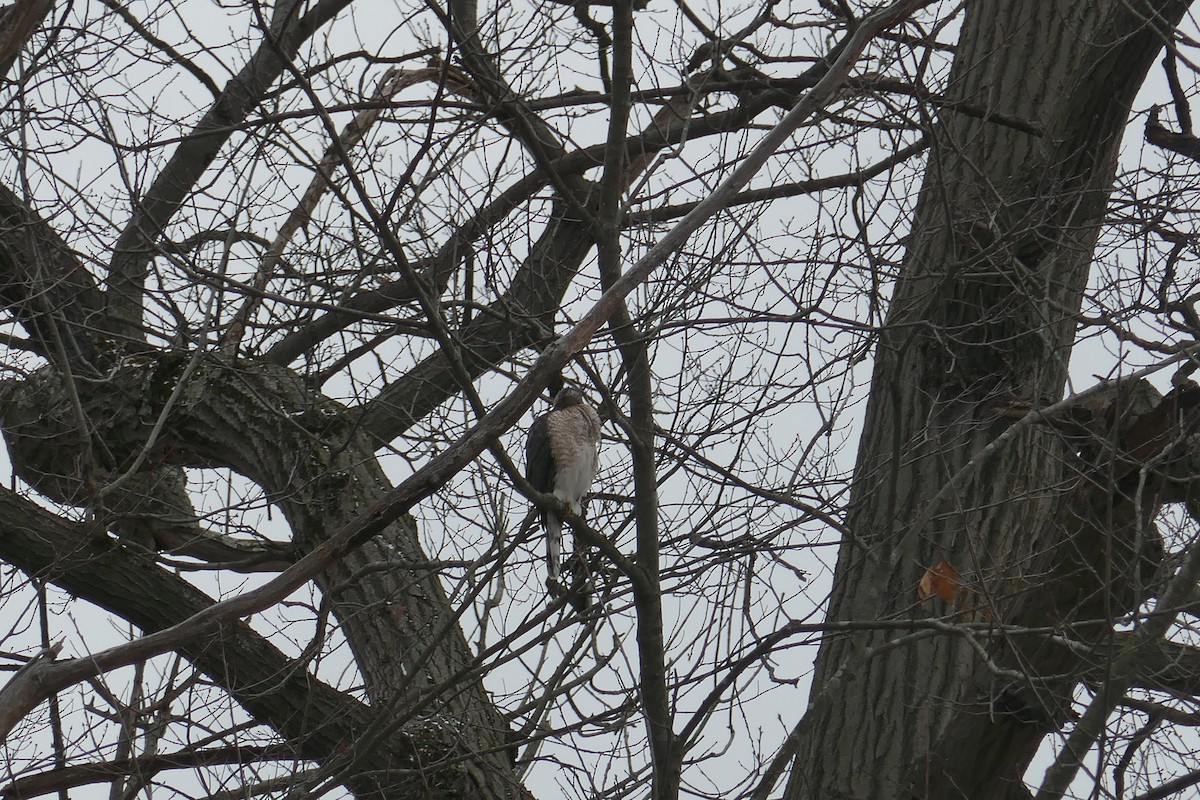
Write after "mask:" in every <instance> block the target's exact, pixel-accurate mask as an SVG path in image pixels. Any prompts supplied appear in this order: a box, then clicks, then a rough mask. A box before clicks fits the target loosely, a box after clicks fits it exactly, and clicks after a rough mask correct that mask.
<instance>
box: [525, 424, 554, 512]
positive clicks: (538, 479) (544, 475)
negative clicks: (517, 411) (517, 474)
mask: <svg viewBox="0 0 1200 800" xmlns="http://www.w3.org/2000/svg"><path fill="white" fill-rule="evenodd" d="M549 416H550V415H549V414H543V415H542V416H540V417H538V418H537V419H535V420H534V421H533V424H532V425H531V426H529V436H528V438H526V440H525V478H526V480H528V481H529V482H530V483H532V484H533V488H535V489H537V490H538V491H539V492H545V493H546V494H549V493H550V492H553V491H554V457H553V456H552V455H550V424H549V419H548V418H549Z"/></svg>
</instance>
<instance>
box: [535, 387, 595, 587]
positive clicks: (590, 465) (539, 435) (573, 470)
mask: <svg viewBox="0 0 1200 800" xmlns="http://www.w3.org/2000/svg"><path fill="white" fill-rule="evenodd" d="M599 443H600V417H598V416H597V415H596V411H595V410H594V409H593V408H592V407H591V406H589V405H588V404H587V403H585V402H584V400H583V395H582V394H580V392H579V390H577V389H570V388H568V389H563V390H562V391H560V392H559V393H558V395H557V396H556V397H555V398H554V408H552V409H551V410H550V411H548V412H546V413H545V414H543V415H542V416H540V417H538V418H537V419H536V420H534V421H533V425H532V426H531V427H530V428H529V438H528V440H527V441H526V442H525V477H526V478H528V479H529V482H530V483H531V484H533V488H535V489H537V490H538V491H539V492H545V493H546V494H553V495H554V496H555V497H557V498H558V499H559V500H562V501H563V502H564V503H565V504H566V505H567V507H568V508H570V509H571V511H572V513H575V514H582V513H583V498H584V495H586V494H587V493H588V490H589V489H590V488H591V486H592V479H593V478H595V477H596V463H597V460H598V455H599V453H598V451H597V447H598V446H599ZM542 527H543V528H545V530H546V571H547V572H546V588H548V589H549V590H550V591H551V592H552V593H554V594H559V593H561V592H562V591H563V586H562V584H561V582H560V580H559V566H560V564H559V561H560V559H561V556H562V520H561V519H559V518H558V515H556V514H555V513H554V512H552V511H543V512H542Z"/></svg>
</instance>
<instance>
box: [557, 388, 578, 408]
mask: <svg viewBox="0 0 1200 800" xmlns="http://www.w3.org/2000/svg"><path fill="white" fill-rule="evenodd" d="M578 405H583V393H582V392H580V391H579V390H578V389H573V388H571V387H569V386H568V387H567V388H566V389H563V390H562V391H560V392H559V393H558V394H556V395H555V396H554V410H555V411H558V410H559V409H563V408H568V407H570V406H578Z"/></svg>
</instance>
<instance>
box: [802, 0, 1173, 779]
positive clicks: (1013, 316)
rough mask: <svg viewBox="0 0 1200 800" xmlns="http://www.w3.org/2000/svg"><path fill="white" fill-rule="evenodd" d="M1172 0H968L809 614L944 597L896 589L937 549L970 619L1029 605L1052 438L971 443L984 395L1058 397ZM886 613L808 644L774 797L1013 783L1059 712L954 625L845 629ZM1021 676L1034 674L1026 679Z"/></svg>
mask: <svg viewBox="0 0 1200 800" xmlns="http://www.w3.org/2000/svg"><path fill="white" fill-rule="evenodd" d="M1186 5H1187V4H1186V3H1184V2H1169V3H1168V2H1159V3H1154V4H1153V6H1151V5H1150V4H1147V3H1142V2H1132V3H1130V2H1124V1H1123V0H1104V1H1103V2H1091V3H1079V2H1075V0H1055V1H1053V2H1052V1H1051V0H1021V1H1020V2H1014V1H1013V0H1005V2H999V0H981V1H980V2H975V3H969V4H967V12H966V19H965V23H964V29H963V33H962V37H961V41H960V44H959V48H958V51H957V55H956V58H955V62H954V66H953V70H952V73H951V78H950V83H949V87H948V91H947V94H948V97H949V98H950V100H951V102H950V103H949V104H948V105H947V106H946V108H947V110H946V111H944V112H943V114H942V115H941V118H940V120H939V121H938V123H937V126H936V130H935V136H936V139H935V141H936V146H935V148H934V149H933V151H932V152H931V155H930V162H929V166H928V169H927V171H926V178H925V183H924V186H923V188H922V191H921V196H920V199H919V203H918V208H917V211H916V216H915V220H914V223H913V231H912V238H911V244H910V249H909V253H908V256H907V260H906V263H905V265H904V270H903V273H902V276H901V278H900V281H899V283H898V285H897V288H896V293H895V296H894V300H893V304H892V308H891V311H890V314H889V318H888V325H887V328H886V330H885V331H884V333H883V335H882V337H881V340H880V344H879V348H878V352H877V361H876V367H875V374H874V378H873V383H872V393H871V401H870V404H869V406H868V411H867V419H866V427H865V431H864V435H863V439H862V444H861V449H860V451H859V461H858V466H857V468H856V472H855V476H854V487H853V495H852V500H851V507H850V515H849V524H850V528H851V529H852V530H853V531H854V532H855V534H856V535H857V537H858V538H859V541H860V542H863V543H865V544H866V546H867V547H866V549H865V550H864V549H863V548H861V547H859V546H858V545H856V544H854V543H851V542H845V543H843V545H842V549H841V552H840V555H839V559H838V565H837V571H836V574H835V577H834V588H833V595H832V601H831V608H830V619H834V620H860V621H862V620H867V621H870V620H880V621H886V622H889V623H895V622H901V621H903V620H919V619H922V618H927V617H930V616H940V615H941V614H943V613H945V611H946V609H945V607H944V606H943V607H941V608H936V609H935V608H930V607H928V606H927V605H922V604H920V603H919V601H918V595H917V587H918V583H919V582H920V580H921V577H922V575H923V574H924V573H925V571H926V570H927V569H928V568H929V567H932V566H933V565H935V564H936V563H937V562H939V561H940V560H942V559H945V560H947V561H948V562H950V563H951V564H952V565H954V566H955V567H956V568H957V569H958V571H959V572H961V573H962V574H963V576H964V578H965V579H966V580H967V581H968V582H970V583H971V585H972V586H973V587H974V590H975V592H976V596H977V598H978V599H977V602H978V603H980V604H985V605H986V607H987V609H988V610H987V612H986V617H987V618H991V619H994V620H996V621H999V622H1006V623H1009V622H1023V621H1030V620H1032V619H1035V618H1038V617H1039V615H1040V616H1041V617H1042V618H1044V617H1045V615H1046V614H1047V613H1050V612H1048V611H1047V608H1046V606H1045V604H1040V605H1039V603H1037V602H1033V603H1031V602H1029V600H1028V596H1029V594H1030V593H1029V592H1028V591H1027V590H1029V589H1030V588H1034V589H1036V588H1037V587H1039V586H1040V585H1042V584H1044V583H1046V582H1047V581H1048V580H1050V576H1049V575H1048V574H1047V570H1048V569H1050V567H1051V564H1050V561H1049V559H1048V558H1047V557H1046V554H1047V553H1049V552H1051V550H1052V548H1053V547H1054V545H1056V544H1058V543H1060V542H1062V540H1063V538H1064V536H1065V535H1066V529H1065V526H1064V525H1062V524H1059V523H1060V522H1061V521H1062V520H1063V519H1064V518H1069V515H1067V517H1064V516H1060V515H1061V514H1062V509H1063V506H1064V504H1066V503H1068V502H1069V501H1071V500H1072V499H1073V498H1074V499H1075V501H1076V502H1079V494H1078V493H1076V494H1074V495H1073V494H1072V493H1071V491H1070V488H1071V486H1072V485H1073V483H1072V481H1073V471H1072V465H1073V464H1074V463H1075V460H1076V456H1075V454H1074V453H1073V452H1071V450H1070V449H1069V447H1068V446H1067V445H1066V444H1065V443H1064V440H1063V437H1062V436H1061V435H1060V434H1059V433H1058V432H1056V431H1054V430H1052V429H1050V428H1047V427H1045V426H1030V427H1028V428H1026V429H1024V430H1023V431H1022V432H1020V433H1019V434H1018V435H1017V436H1016V437H1015V438H1013V439H1012V440H1011V441H1010V442H1008V443H1007V444H1006V445H1005V446H1004V447H1003V448H999V449H998V450H997V451H996V452H995V453H992V454H989V455H988V457H986V458H982V459H980V460H979V461H978V462H975V463H972V459H974V458H976V457H977V456H979V454H980V452H981V450H982V449H983V448H984V447H985V446H987V445H988V444H989V443H990V442H992V441H993V440H995V439H996V437H997V436H999V435H1000V434H1001V433H1002V432H1003V431H1004V429H1005V428H1006V427H1007V426H1008V425H1009V424H1011V418H1012V414H1006V413H1005V409H1010V410H1011V409H1012V408H1013V407H1014V406H1016V407H1029V406H1037V405H1042V404H1045V403H1046V402H1047V401H1051V400H1054V399H1057V398H1059V397H1061V395H1062V391H1063V387H1064V382H1065V377H1066V369H1067V362H1068V359H1069V357H1070V352H1071V346H1072V343H1073V337H1074V331H1075V320H1074V317H1073V313H1074V312H1075V311H1076V310H1077V309H1078V307H1079V304H1080V302H1081V298H1082V293H1083V290H1084V287H1085V284H1086V280H1087V275H1088V268H1089V264H1090V258H1091V253H1092V249H1093V246H1094V243H1095V240H1096V235H1097V231H1098V229H1099V226H1100V223H1101V219H1102V215H1103V212H1104V208H1105V203H1106V200H1107V197H1108V191H1109V187H1110V185H1111V181H1112V178H1113V171H1114V163H1115V154H1116V151H1117V146H1118V144H1119V141H1120V137H1121V133H1122V131H1123V129H1124V125H1125V122H1126V119H1127V115H1128V111H1129V106H1130V104H1131V102H1132V98H1133V96H1134V94H1135V93H1136V91H1137V89H1138V88H1139V86H1140V85H1141V82H1142V80H1143V78H1144V75H1145V73H1146V70H1147V69H1148V68H1149V65H1150V63H1151V62H1152V60H1153V58H1154V56H1155V55H1156V53H1157V52H1158V51H1159V50H1160V49H1161V48H1162V45H1163V43H1164V40H1165V37H1166V35H1167V34H1166V32H1167V31H1169V30H1170V29H1171V27H1172V25H1173V24H1174V23H1175V22H1176V21H1177V20H1178V19H1179V18H1180V17H1181V15H1182V14H1183V12H1184V10H1185V8H1186ZM954 102H962V103H967V104H972V105H974V106H975V107H979V108H984V109H986V110H987V111H988V112H994V113H996V114H998V115H1008V117H1010V118H1017V119H1023V120H1029V121H1030V122H1031V123H1034V124H1036V125H1037V126H1038V127H1039V128H1040V129H1041V131H1042V135H1041V136H1033V135H1030V134H1028V133H1024V132H1021V131H1017V130H1013V129H1011V128H1007V127H1004V126H1001V125H999V124H996V123H994V122H983V121H980V120H979V119H977V118H973V117H968V116H966V115H960V114H955V113H954V111H953V110H952V109H953V104H954ZM969 465H970V466H969ZM960 474H961V476H962V478H963V479H962V480H960V481H959V482H956V483H955V484H954V485H953V490H952V491H949V492H943V491H942V490H943V487H946V486H947V485H948V484H949V483H950V481H951V480H952V478H954V477H955V476H956V475H960ZM939 492H941V494H939ZM935 498H936V499H937V505H936V506H931V505H930V503H931V502H932V501H933V500H934V499H935ZM1082 527H1087V526H1082ZM1102 606H1103V607H1106V608H1109V609H1111V603H1110V602H1108V601H1107V600H1106V601H1105V603H1103V604H1102ZM1094 608H1095V605H1094V604H1089V606H1088V609H1089V611H1090V610H1094ZM1060 611H1061V609H1060ZM1078 612H1079V609H1076V610H1075V612H1074V613H1078ZM981 618H982V617H981ZM903 633H904V632H901V633H897V632H896V631H895V630H894V629H893V630H879V631H876V632H869V633H862V634H856V635H853V636H846V637H837V638H829V639H827V640H826V642H825V643H824V644H823V646H822V648H821V651H820V654H819V657H818V662H817V669H816V674H815V678H814V686H813V697H814V698H816V700H815V702H814V705H813V706H812V707H811V708H810V709H809V712H808V713H809V714H811V715H815V716H814V717H813V718H812V719H810V720H809V721H808V722H809V723H811V724H806V726H805V729H806V730H807V731H810V732H811V733H810V734H809V736H808V738H807V739H805V740H804V741H803V742H802V744H801V748H800V749H799V751H798V753H797V756H796V759H795V763H794V766H793V770H792V773H791V776H790V780H789V783H788V787H787V791H786V795H785V796H786V797H788V798H822V800H828V799H829V798H863V800H866V799H867V798H870V799H871V800H882V799H883V798H907V797H931V798H935V797H936V798H954V797H963V798H970V800H987V799H988V798H1007V797H1010V796H1021V795H1022V794H1023V793H1025V789H1024V788H1023V786H1021V784H1020V781H1021V778H1022V775H1023V773H1024V771H1025V768H1026V767H1027V765H1028V763H1029V760H1030V759H1031V758H1032V755H1033V753H1034V752H1035V750H1036V748H1037V746H1038V743H1039V742H1040V740H1041V738H1042V737H1043V736H1044V734H1045V733H1046V731H1048V730H1050V729H1052V728H1054V727H1055V726H1057V725H1060V724H1061V723H1062V721H1063V717H1062V708H1061V705H1062V700H1063V698H1065V697H1068V696H1069V691H1068V690H1069V685H1067V686H1061V685H1060V686H1057V687H1047V686H1039V687H1031V686H1023V687H1018V688H1017V689H1014V688H1013V687H1012V686H1009V685H1007V684H1006V682H1005V681H1004V680H1002V679H1001V677H999V676H997V674H996V673H995V672H989V671H988V669H987V668H986V667H985V666H984V665H983V664H982V663H981V660H980V659H979V657H978V655H977V653H976V651H975V650H974V649H972V647H971V646H970V644H969V643H967V642H966V641H965V640H963V639H961V638H951V637H929V638H924V639H919V640H917V641H913V642H910V643H908V644H904V645H902V646H897V647H894V648H887V647H884V648H883V649H882V650H867V649H866V648H878V647H879V646H880V645H886V643H887V642H888V641H890V640H892V639H895V638H897V636H899V635H903ZM864 653H868V654H870V657H868V658H864V655H863V654H864ZM997 657H998V658H1001V657H1002V656H1000V655H998V656H997ZM1008 657H1009V658H1012V660H1013V662H1014V664H1013V666H1016V667H1018V668H1022V669H1025V668H1028V669H1031V670H1035V669H1036V666H1037V665H1038V664H1039V663H1040V664H1041V665H1042V666H1045V667H1050V666H1051V660H1050V659H1045V660H1043V661H1041V662H1034V663H1033V664H1032V665H1031V664H1030V663H1029V662H1021V661H1019V660H1017V659H1015V658H1013V657H1012V656H1011V653H1010V654H1009V656H1008ZM1006 666H1007V665H1006ZM835 676H836V678H837V680H834V681H832V682H831V678H834V677H835ZM1030 688H1035V689H1040V690H1043V691H1035V692H1033V694H1032V699H1031V697H1030V696H1028V692H1025V691H1024V690H1028V689H1030Z"/></svg>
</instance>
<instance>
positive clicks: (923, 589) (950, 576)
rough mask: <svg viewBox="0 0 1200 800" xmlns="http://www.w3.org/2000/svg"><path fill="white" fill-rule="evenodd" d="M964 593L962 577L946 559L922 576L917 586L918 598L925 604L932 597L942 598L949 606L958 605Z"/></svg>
mask: <svg viewBox="0 0 1200 800" xmlns="http://www.w3.org/2000/svg"><path fill="white" fill-rule="evenodd" d="M962 591H964V587H963V580H962V576H961V575H959V574H958V570H957V569H955V568H954V565H953V564H951V563H950V562H949V561H947V560H946V559H944V558H943V559H942V560H941V561H939V562H938V563H936V564H934V565H933V566H932V567H930V568H929V569H927V570H925V574H924V575H922V576H921V582H920V583H918V584H917V597H919V598H920V599H921V602H925V601H926V600H928V599H929V598H931V597H940V598H941V599H942V600H944V601H945V602H946V603H947V604H948V605H951V606H953V605H956V603H955V600H956V598H957V597H958V595H959V593H960V592H962Z"/></svg>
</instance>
